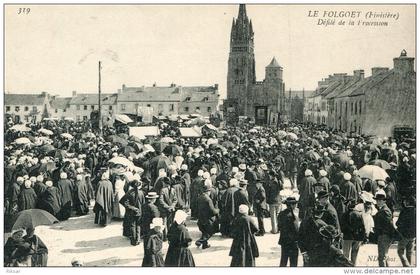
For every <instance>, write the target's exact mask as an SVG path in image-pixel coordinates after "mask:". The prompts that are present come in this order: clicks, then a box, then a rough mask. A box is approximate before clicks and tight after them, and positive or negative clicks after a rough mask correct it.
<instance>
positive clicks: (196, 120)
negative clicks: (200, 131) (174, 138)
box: [189, 117, 207, 126]
mask: <svg viewBox="0 0 420 275" xmlns="http://www.w3.org/2000/svg"><path fill="white" fill-rule="evenodd" d="M206 123H207V122H206V121H205V120H204V119H203V118H201V117H197V118H194V119H192V120H190V123H189V125H191V126H193V125H197V126H203V125H205V124H206Z"/></svg>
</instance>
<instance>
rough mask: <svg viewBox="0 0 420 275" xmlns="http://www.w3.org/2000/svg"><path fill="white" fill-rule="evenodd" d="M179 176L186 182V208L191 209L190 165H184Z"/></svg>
mask: <svg viewBox="0 0 420 275" xmlns="http://www.w3.org/2000/svg"><path fill="white" fill-rule="evenodd" d="M179 175H180V176H181V178H182V179H183V180H184V183H185V196H186V202H185V203H186V206H187V208H188V209H189V208H190V205H191V202H190V198H191V193H190V192H191V191H190V190H191V176H190V173H189V172H188V165H186V164H182V165H181V169H180V171H179Z"/></svg>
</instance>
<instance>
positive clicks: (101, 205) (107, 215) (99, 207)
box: [93, 171, 113, 226]
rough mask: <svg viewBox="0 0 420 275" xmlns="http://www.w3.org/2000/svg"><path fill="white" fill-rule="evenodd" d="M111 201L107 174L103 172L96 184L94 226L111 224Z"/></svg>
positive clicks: (111, 192)
mask: <svg viewBox="0 0 420 275" xmlns="http://www.w3.org/2000/svg"><path fill="white" fill-rule="evenodd" d="M112 200H113V190H112V183H111V182H110V181H109V172H108V171H105V172H104V173H103V174H102V176H101V180H100V181H99V183H98V191H97V192H96V200H95V206H94V207H93V212H95V224H100V225H102V226H107V225H108V224H109V223H110V222H111V219H112V207H113V203H112Z"/></svg>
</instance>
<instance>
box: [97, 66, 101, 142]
mask: <svg viewBox="0 0 420 275" xmlns="http://www.w3.org/2000/svg"><path fill="white" fill-rule="evenodd" d="M101 69H102V67H101V61H99V82H98V94H99V96H98V106H99V108H98V122H99V135H100V136H102V115H101Z"/></svg>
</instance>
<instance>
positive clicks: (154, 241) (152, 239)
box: [141, 218, 165, 267]
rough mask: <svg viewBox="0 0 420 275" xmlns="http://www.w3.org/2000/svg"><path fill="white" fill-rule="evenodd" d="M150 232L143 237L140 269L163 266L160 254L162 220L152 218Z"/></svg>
mask: <svg viewBox="0 0 420 275" xmlns="http://www.w3.org/2000/svg"><path fill="white" fill-rule="evenodd" d="M149 228H150V230H149V231H148V232H147V234H146V235H145V237H144V258H143V262H142V264H141V266H142V267H162V266H165V262H164V260H163V254H162V243H163V241H162V229H163V222H162V218H153V220H152V223H151V224H149Z"/></svg>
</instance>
